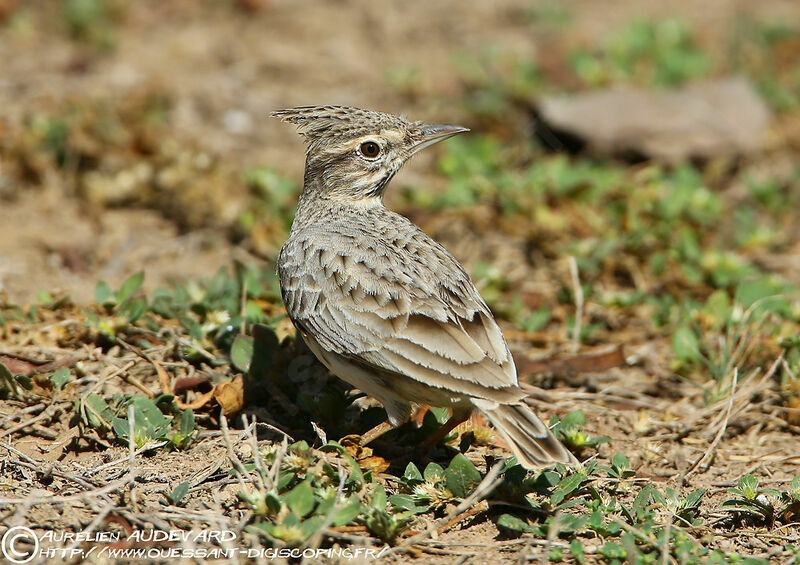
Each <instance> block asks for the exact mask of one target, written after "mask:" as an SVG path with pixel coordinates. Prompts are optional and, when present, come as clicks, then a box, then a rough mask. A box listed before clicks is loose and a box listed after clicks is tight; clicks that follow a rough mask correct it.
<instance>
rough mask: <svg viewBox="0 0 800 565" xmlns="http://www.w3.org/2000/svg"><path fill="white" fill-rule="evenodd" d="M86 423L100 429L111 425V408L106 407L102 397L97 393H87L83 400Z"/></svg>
mask: <svg viewBox="0 0 800 565" xmlns="http://www.w3.org/2000/svg"><path fill="white" fill-rule="evenodd" d="M84 409H85V412H86V418H87V420H88V422H86V423H87V424H89V425H91V426H92V427H93V428H97V429H100V430H105V429H108V428H109V427H110V426H111V416H112V415H111V408H109V407H108V404H106V401H105V400H103V397H101V396H99V395H97V394H94V393H92V394H89V395H88V396H87V397H86V399H85V400H84Z"/></svg>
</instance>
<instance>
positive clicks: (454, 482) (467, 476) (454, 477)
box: [444, 453, 481, 498]
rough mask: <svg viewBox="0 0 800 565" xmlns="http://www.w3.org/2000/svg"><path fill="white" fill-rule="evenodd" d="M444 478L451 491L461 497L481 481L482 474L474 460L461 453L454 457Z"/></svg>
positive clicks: (466, 494)
mask: <svg viewBox="0 0 800 565" xmlns="http://www.w3.org/2000/svg"><path fill="white" fill-rule="evenodd" d="M444 478H445V482H446V484H447V488H449V489H450V492H452V493H453V494H454V495H456V496H458V497H460V498H465V497H466V496H468V495H469V494H470V493H471V492H472V491H473V490H475V487H476V486H478V483H480V482H481V474H480V472H479V471H478V469H476V468H475V465H473V464H472V461H470V460H469V459H467V458H466V457H464V456H463V455H462V454H460V453H459V454H458V455H456V456H455V457H453V460H452V461H451V462H450V465H449V466H448V467H447V470H446V471H445V472H444Z"/></svg>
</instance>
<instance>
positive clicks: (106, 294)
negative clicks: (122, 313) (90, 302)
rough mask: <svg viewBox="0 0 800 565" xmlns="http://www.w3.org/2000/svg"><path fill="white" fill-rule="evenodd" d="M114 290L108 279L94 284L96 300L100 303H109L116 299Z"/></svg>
mask: <svg viewBox="0 0 800 565" xmlns="http://www.w3.org/2000/svg"><path fill="white" fill-rule="evenodd" d="M113 298H114V291H113V290H111V287H110V286H109V284H108V283H107V282H106V281H98V282H97V284H96V285H95V286H94V300H95V302H97V303H98V304H109V303H112V302H113V301H114V300H113Z"/></svg>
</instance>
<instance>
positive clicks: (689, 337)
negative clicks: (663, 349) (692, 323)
mask: <svg viewBox="0 0 800 565" xmlns="http://www.w3.org/2000/svg"><path fill="white" fill-rule="evenodd" d="M672 351H673V353H674V354H675V358H676V359H678V360H679V361H690V362H691V361H697V360H698V359H699V358H700V343H699V341H698V339H697V335H696V334H695V333H694V331H693V330H692V329H691V328H690V327H689V326H685V325H684V326H680V327H679V328H678V329H676V330H675V334H674V335H673V336H672Z"/></svg>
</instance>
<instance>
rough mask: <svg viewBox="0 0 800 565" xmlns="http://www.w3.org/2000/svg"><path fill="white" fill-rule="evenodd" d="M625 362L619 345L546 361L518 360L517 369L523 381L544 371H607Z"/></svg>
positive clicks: (564, 372) (562, 373)
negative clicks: (596, 351)
mask: <svg viewBox="0 0 800 565" xmlns="http://www.w3.org/2000/svg"><path fill="white" fill-rule="evenodd" d="M624 364H625V353H624V352H623V349H622V346H621V345H618V346H617V347H615V348H614V349H612V350H610V351H604V352H602V353H588V354H584V355H575V356H573V357H565V358H562V359H557V358H556V359H546V360H544V361H531V360H529V359H518V360H517V371H518V372H519V373H520V380H521V381H529V380H530V379H531V377H532V376H533V375H536V374H542V373H557V374H561V375H564V374H575V373H588V372H594V371H605V370H607V369H611V368H614V367H621V366H622V365H624Z"/></svg>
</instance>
